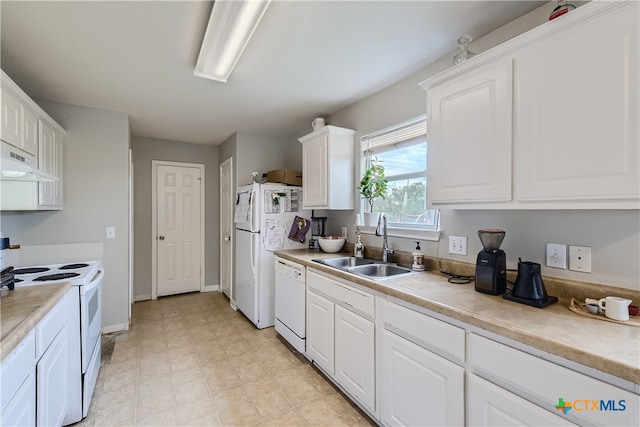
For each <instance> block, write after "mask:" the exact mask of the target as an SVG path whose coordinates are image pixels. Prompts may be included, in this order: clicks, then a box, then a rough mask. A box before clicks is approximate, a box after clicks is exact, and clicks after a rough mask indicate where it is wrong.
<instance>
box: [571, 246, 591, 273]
mask: <svg viewBox="0 0 640 427" xmlns="http://www.w3.org/2000/svg"><path fill="white" fill-rule="evenodd" d="M569 270H573V271H581V272H583V273H591V248H590V247H588V246H569Z"/></svg>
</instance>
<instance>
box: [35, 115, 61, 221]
mask: <svg viewBox="0 0 640 427" xmlns="http://www.w3.org/2000/svg"><path fill="white" fill-rule="evenodd" d="M39 140H40V156H38V169H40V170H41V171H43V172H46V173H49V174H51V175H53V176H57V177H58V181H57V182H40V183H38V187H39V188H38V208H39V209H47V210H56V209H62V143H63V137H62V134H61V133H60V132H57V131H56V129H55V128H54V127H53V126H51V125H50V124H48V123H45V122H40V138H39Z"/></svg>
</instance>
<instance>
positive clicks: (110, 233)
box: [105, 227, 116, 239]
mask: <svg viewBox="0 0 640 427" xmlns="http://www.w3.org/2000/svg"><path fill="white" fill-rule="evenodd" d="M105 235H106V237H107V239H115V238H116V228H115V227H107V229H106V230H105Z"/></svg>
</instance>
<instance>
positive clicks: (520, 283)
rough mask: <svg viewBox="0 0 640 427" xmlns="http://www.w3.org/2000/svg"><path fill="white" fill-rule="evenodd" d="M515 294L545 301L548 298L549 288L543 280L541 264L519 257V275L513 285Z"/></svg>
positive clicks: (519, 296)
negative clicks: (546, 287) (545, 286)
mask: <svg viewBox="0 0 640 427" xmlns="http://www.w3.org/2000/svg"><path fill="white" fill-rule="evenodd" d="M512 293H513V296H515V297H518V298H526V299H531V300H539V301H544V300H546V299H547V297H548V295H547V290H546V289H545V288H544V283H543V282H542V274H541V273H540V264H538V263H537V262H531V261H522V259H521V258H518V276H517V277H516V283H515V284H514V285H513V292H512Z"/></svg>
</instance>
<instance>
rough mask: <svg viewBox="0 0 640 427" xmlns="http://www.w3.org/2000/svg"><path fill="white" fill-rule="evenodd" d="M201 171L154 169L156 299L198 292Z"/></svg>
mask: <svg viewBox="0 0 640 427" xmlns="http://www.w3.org/2000/svg"><path fill="white" fill-rule="evenodd" d="M201 181H202V177H201V169H200V168H199V167H197V166H196V165H194V167H186V166H169V165H158V166H157V169H156V203H157V207H156V243H157V263H156V278H157V292H156V295H157V296H164V295H173V294H180V293H184V292H193V291H199V290H200V287H201V281H202V280H201V277H202V258H201V255H202V254H201V251H202V248H201V244H202V242H201V239H202V229H203V225H202V218H201V204H202V200H201V198H202V195H201V190H200V186H201V185H202V183H201Z"/></svg>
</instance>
